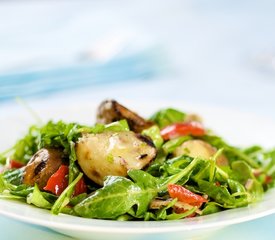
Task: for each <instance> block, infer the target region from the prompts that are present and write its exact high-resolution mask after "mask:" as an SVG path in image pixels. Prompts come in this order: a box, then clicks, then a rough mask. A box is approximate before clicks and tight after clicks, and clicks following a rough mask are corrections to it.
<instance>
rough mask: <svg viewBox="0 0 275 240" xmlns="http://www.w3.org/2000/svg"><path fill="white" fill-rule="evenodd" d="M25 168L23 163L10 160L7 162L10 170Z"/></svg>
mask: <svg viewBox="0 0 275 240" xmlns="http://www.w3.org/2000/svg"><path fill="white" fill-rule="evenodd" d="M24 166H25V164H24V163H22V162H19V161H17V160H13V159H12V160H10V162H9V167H10V168H21V167H24Z"/></svg>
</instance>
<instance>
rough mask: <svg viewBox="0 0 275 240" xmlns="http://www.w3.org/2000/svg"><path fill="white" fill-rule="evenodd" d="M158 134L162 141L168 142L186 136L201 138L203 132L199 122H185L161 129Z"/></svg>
mask: <svg viewBox="0 0 275 240" xmlns="http://www.w3.org/2000/svg"><path fill="white" fill-rule="evenodd" d="M160 133H161V136H162V138H163V139H164V140H169V139H173V138H176V137H180V136H186V135H192V136H203V135H205V130H204V128H203V126H202V125H201V124H200V123H199V122H186V123H174V124H172V125H169V126H167V127H165V128H163V129H162V130H161V132H160Z"/></svg>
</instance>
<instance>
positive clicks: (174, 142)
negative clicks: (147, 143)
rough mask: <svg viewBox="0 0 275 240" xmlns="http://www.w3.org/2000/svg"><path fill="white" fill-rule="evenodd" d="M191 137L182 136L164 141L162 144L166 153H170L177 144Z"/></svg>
mask: <svg viewBox="0 0 275 240" xmlns="http://www.w3.org/2000/svg"><path fill="white" fill-rule="evenodd" d="M190 139H192V137H191V136H182V137H178V138H175V139H172V140H169V141H167V142H165V143H164V144H163V146H162V148H163V150H164V152H165V153H166V154H168V153H172V152H173V151H174V150H175V149H176V148H177V147H178V146H180V145H181V144H183V143H184V142H186V141H188V140H190Z"/></svg>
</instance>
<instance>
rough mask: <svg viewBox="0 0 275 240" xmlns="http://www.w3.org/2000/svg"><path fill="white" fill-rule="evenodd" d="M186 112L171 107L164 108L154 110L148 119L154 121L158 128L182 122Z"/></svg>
mask: <svg viewBox="0 0 275 240" xmlns="http://www.w3.org/2000/svg"><path fill="white" fill-rule="evenodd" d="M185 117H186V114H185V113H183V112H181V111H178V110H176V109H173V108H166V109H162V110H160V111H158V112H156V113H155V114H154V115H153V116H152V117H151V118H150V120H152V121H153V122H155V123H156V124H157V125H158V126H159V127H160V128H163V127H166V126H167V125H170V124H172V123H177V122H183V121H184V119H185Z"/></svg>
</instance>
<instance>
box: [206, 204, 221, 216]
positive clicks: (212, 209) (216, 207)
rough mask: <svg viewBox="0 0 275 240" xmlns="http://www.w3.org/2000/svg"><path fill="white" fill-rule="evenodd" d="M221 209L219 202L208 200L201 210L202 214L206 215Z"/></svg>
mask: <svg viewBox="0 0 275 240" xmlns="http://www.w3.org/2000/svg"><path fill="white" fill-rule="evenodd" d="M220 211H222V208H221V207H220V206H219V204H217V203H215V202H208V203H206V205H205V207H204V209H203V210H202V215H208V214H212V213H217V212H220Z"/></svg>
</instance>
